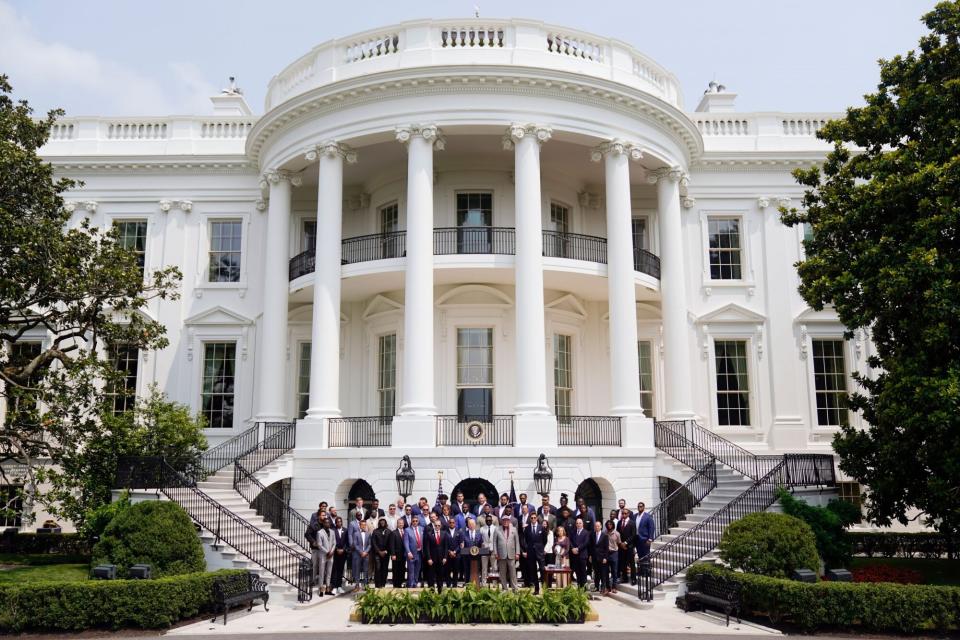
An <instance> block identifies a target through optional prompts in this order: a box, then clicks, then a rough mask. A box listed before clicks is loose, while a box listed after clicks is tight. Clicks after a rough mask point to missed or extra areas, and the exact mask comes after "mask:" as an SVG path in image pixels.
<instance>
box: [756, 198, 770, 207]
mask: <svg viewBox="0 0 960 640" xmlns="http://www.w3.org/2000/svg"><path fill="white" fill-rule="evenodd" d="M769 206H770V198H769V197H767V196H760V197H758V198H757V208H758V209H760V210H761V211H763V210H764V209H766V208H767V207H769Z"/></svg>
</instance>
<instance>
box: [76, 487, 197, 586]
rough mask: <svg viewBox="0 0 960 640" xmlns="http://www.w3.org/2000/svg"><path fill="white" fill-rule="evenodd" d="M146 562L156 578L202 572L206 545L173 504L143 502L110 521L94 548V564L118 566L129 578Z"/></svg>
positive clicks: (185, 516)
mask: <svg viewBox="0 0 960 640" xmlns="http://www.w3.org/2000/svg"><path fill="white" fill-rule="evenodd" d="M142 562H145V563H147V564H150V565H152V566H153V575H154V576H156V577H162V576H172V575H179V574H182V573H193V572H196V571H203V570H204V569H205V568H206V561H205V560H204V559H203V545H202V544H201V543H200V538H199V537H198V536H197V531H196V529H195V528H194V526H193V522H191V521H190V517H189V516H188V515H187V513H186V512H185V511H184V510H183V509H182V508H180V506H179V505H177V504H174V503H173V502H161V501H150V502H140V503H138V504H135V505H132V506H131V507H130V508H128V509H125V510H123V511H122V512H120V513H119V514H118V515H117V517H115V518H114V519H113V520H111V521H110V524H108V525H107V528H106V529H105V530H104V532H103V536H101V538H100V541H99V542H98V543H97V544H96V546H94V548H93V564H95V565H96V564H103V563H109V564H115V565H117V573H118V575H119V576H121V577H126V575H127V569H129V568H130V566H131V565H134V564H138V563H142Z"/></svg>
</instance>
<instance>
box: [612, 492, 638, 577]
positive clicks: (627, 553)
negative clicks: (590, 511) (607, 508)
mask: <svg viewBox="0 0 960 640" xmlns="http://www.w3.org/2000/svg"><path fill="white" fill-rule="evenodd" d="M617 533H619V534H620V550H619V551H618V552H617V567H618V568H619V569H620V575H619V576H611V580H610V582H611V584H612V585H613V587H614V588H616V584H617V582H623V583H627V582H629V581H630V580H632V579H633V557H634V554H635V553H636V542H637V527H636V526H635V525H634V524H633V518H631V517H630V510H629V509H623V510H621V511H620V519H619V520H617Z"/></svg>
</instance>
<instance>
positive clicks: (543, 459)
mask: <svg viewBox="0 0 960 640" xmlns="http://www.w3.org/2000/svg"><path fill="white" fill-rule="evenodd" d="M533 483H534V484H535V485H536V487H537V493H539V494H540V495H541V496H546V495H550V485H551V484H553V469H551V468H550V465H549V464H548V463H547V456H546V455H545V454H542V453H541V454H540V457H539V458H537V466H536V467H535V468H534V470H533Z"/></svg>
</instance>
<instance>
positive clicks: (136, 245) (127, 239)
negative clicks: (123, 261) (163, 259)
mask: <svg viewBox="0 0 960 640" xmlns="http://www.w3.org/2000/svg"><path fill="white" fill-rule="evenodd" d="M114 226H115V227H116V228H117V233H118V235H119V238H120V239H119V243H120V246H121V247H123V248H124V249H126V250H127V251H132V252H133V253H134V254H135V255H136V258H137V266H138V267H140V273H141V274H142V273H143V269H144V266H145V265H146V256H147V221H146V220H118V221H117V222H115V223H114Z"/></svg>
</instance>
